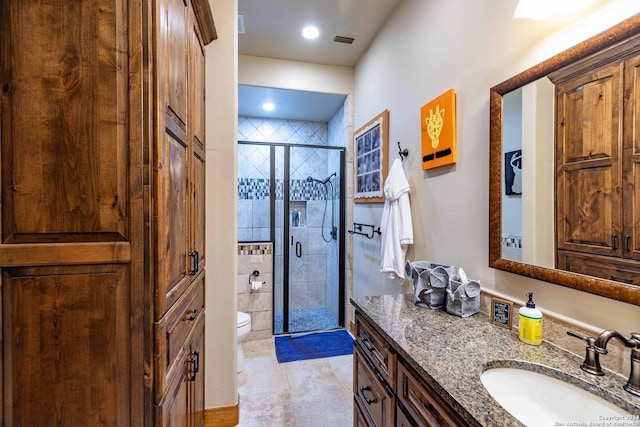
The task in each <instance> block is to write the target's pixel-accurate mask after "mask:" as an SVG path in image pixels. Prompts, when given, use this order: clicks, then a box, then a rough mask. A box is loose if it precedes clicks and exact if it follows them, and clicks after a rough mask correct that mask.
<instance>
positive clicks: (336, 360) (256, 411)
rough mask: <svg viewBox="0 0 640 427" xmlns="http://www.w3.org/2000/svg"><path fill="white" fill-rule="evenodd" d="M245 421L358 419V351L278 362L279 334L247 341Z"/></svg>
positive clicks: (241, 388)
mask: <svg viewBox="0 0 640 427" xmlns="http://www.w3.org/2000/svg"><path fill="white" fill-rule="evenodd" d="M243 347H244V352H245V370H244V371H243V372H241V373H240V374H239V377H238V394H239V395H240V424H238V425H239V426H241V427H314V426H322V427H325V426H335V427H343V426H344V427H350V426H352V425H353V391H352V381H353V360H352V358H353V356H352V355H348V356H337V357H330V358H325V359H311V360H301V361H296V362H289V363H282V364H280V363H278V361H277V360H276V353H275V346H274V339H273V338H270V339H265V340H255V341H246V342H244V343H243Z"/></svg>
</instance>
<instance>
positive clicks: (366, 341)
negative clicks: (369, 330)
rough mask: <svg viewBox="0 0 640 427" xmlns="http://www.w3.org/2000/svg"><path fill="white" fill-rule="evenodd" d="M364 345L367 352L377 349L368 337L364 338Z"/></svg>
mask: <svg viewBox="0 0 640 427" xmlns="http://www.w3.org/2000/svg"><path fill="white" fill-rule="evenodd" d="M361 341H362V344H364V346H365V347H366V349H367V350H369V351H373V349H374V348H375V347H373V344H372V343H371V341H369V338H367V337H362V340H361Z"/></svg>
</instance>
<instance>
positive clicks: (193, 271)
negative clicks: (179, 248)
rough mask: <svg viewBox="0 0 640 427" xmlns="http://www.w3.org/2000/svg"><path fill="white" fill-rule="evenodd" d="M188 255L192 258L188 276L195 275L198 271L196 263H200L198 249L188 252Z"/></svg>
mask: <svg viewBox="0 0 640 427" xmlns="http://www.w3.org/2000/svg"><path fill="white" fill-rule="evenodd" d="M189 256H190V257H191V258H192V259H193V267H191V271H190V272H189V276H195V275H196V273H197V272H198V268H199V267H198V264H199V263H200V254H199V253H198V251H192V252H189Z"/></svg>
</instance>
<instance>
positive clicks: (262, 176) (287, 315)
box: [238, 142, 345, 334]
mask: <svg viewBox="0 0 640 427" xmlns="http://www.w3.org/2000/svg"><path fill="white" fill-rule="evenodd" d="M344 153H345V152H344V148H343V147H329V146H316V145H313V146H312V145H293V144H277V143H255V142H240V143H239V146H238V199H239V200H238V239H239V241H240V242H249V241H251V242H258V241H270V242H273V244H274V248H275V254H274V257H273V258H274V269H273V271H274V283H273V285H274V287H273V302H272V303H273V306H272V308H273V333H274V334H286V333H297V332H307V331H314V330H322V329H333V328H338V327H341V326H343V324H344V256H342V254H343V253H344V238H343V237H342V236H344V234H345V228H344V202H343V195H344V182H343V180H342V179H341V178H342V177H343V176H344V157H345V154H344Z"/></svg>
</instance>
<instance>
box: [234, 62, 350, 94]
mask: <svg viewBox="0 0 640 427" xmlns="http://www.w3.org/2000/svg"><path fill="white" fill-rule="evenodd" d="M238 84H241V85H248V86H264V87H272V88H278V89H289V90H303V91H309V92H323V93H337V94H342V95H349V94H351V93H352V92H353V68H351V67H340V66H337V65H321V64H311V63H309V62H297V61H285V60H282V59H272V58H261V57H257V56H246V55H240V56H239V57H238Z"/></svg>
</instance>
